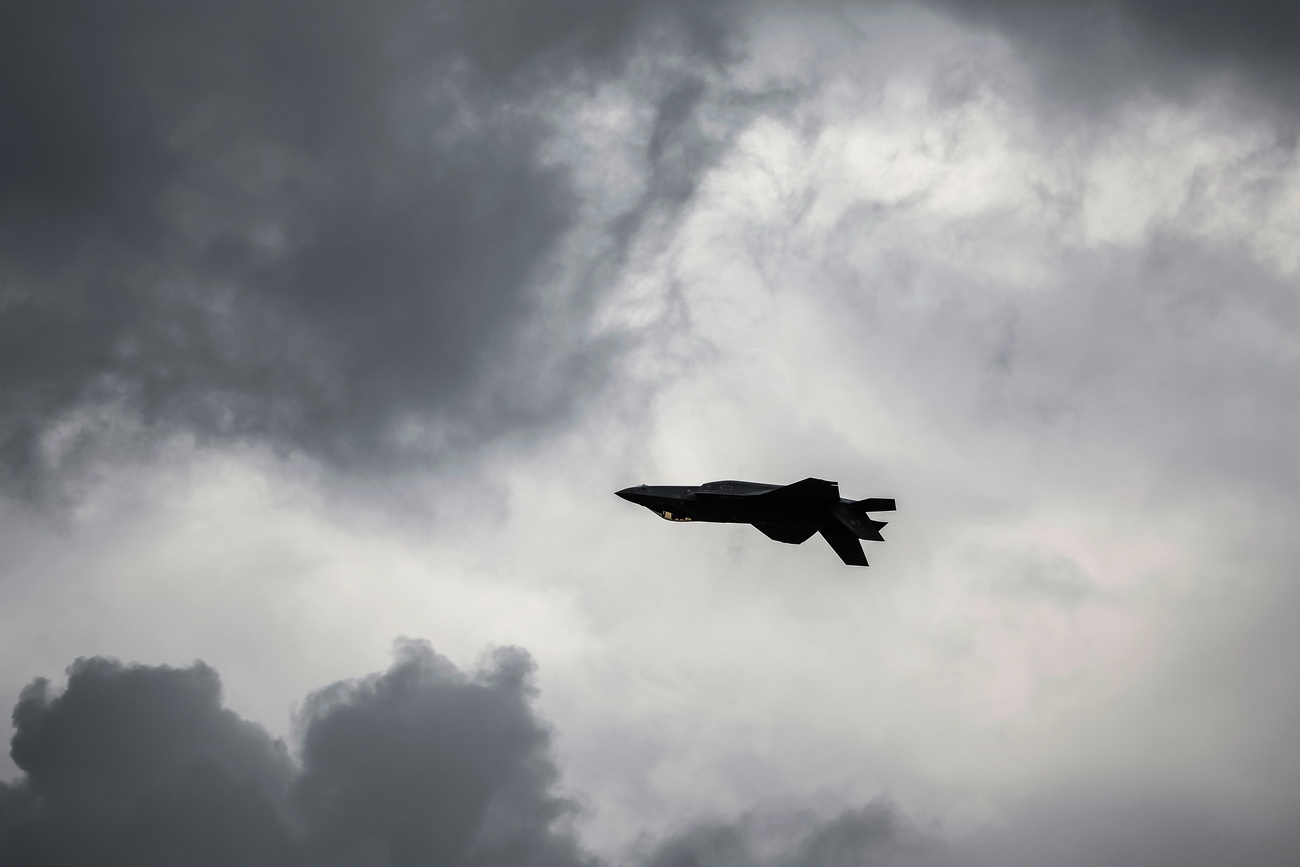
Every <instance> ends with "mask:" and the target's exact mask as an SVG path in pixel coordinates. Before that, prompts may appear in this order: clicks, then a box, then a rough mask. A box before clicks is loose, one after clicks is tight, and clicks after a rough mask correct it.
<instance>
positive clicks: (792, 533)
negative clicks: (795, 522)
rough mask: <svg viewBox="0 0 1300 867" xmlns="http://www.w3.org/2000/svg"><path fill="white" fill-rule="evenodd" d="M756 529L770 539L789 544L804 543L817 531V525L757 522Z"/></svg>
mask: <svg viewBox="0 0 1300 867" xmlns="http://www.w3.org/2000/svg"><path fill="white" fill-rule="evenodd" d="M754 529H755V530H758V532H760V533H762V534H763V535H764V536H766V537H767V538H769V539H772V540H774V541H777V542H785V543H786V544H787V545H802V544H803V543H804V542H807V541H808V540H809V539H810V538H812V534H813V533H816V532H817V528H816V527H795V526H791V525H790V524H755V525H754Z"/></svg>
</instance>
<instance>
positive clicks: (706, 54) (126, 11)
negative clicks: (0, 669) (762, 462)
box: [0, 0, 730, 493]
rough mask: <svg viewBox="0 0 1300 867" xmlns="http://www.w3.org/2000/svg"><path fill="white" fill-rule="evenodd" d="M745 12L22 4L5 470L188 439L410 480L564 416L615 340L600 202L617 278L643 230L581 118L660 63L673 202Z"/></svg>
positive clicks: (1, 292)
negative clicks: (571, 147)
mask: <svg viewBox="0 0 1300 867" xmlns="http://www.w3.org/2000/svg"><path fill="white" fill-rule="evenodd" d="M724 8H725V4H720V3H708V4H694V3H691V4H687V3H654V2H636V0H631V2H616V3H599V2H589V0H566V2H560V3H547V4H534V3H526V2H515V0H502V2H494V3H474V2H456V0H445V2H435V3H422V2H414V0H381V2H379V3H371V4H366V5H364V6H357V5H355V4H351V3H344V2H326V3H309V2H301V0H275V2H271V3H263V2H243V0H239V2H234V3H214V2H203V3H198V4H188V5H186V6H185V7H184V8H179V7H176V6H174V5H171V4H166V3H159V2H154V0H133V2H129V3H126V4H115V5H114V6H113V7H111V8H110V7H106V6H104V5H103V4H98V3H93V2H79V0H64V2H56V3H36V2H19V3H11V4H6V6H5V9H4V11H3V12H2V13H0V56H3V57H4V58H5V62H4V63H3V65H0V124H2V125H3V127H4V129H5V130H6V132H5V134H4V136H3V138H0V286H3V288H2V289H0V405H3V409H2V410H0V482H3V483H4V484H5V485H6V486H7V487H8V488H9V489H10V490H11V491H12V490H17V491H21V492H26V493H33V492H39V491H40V490H41V489H42V487H43V486H44V485H45V483H46V482H47V481H48V480H49V479H51V478H57V477H58V476H59V474H60V473H61V472H63V471H65V470H67V469H69V468H74V467H76V466H77V465H78V462H79V461H84V460H85V458H86V456H87V455H88V454H94V453H96V452H95V450H96V448H99V447H102V445H103V443H104V442H106V441H113V442H115V443H117V444H118V445H122V444H130V443H139V442H142V441H143V442H147V441H148V440H149V439H150V437H149V435H150V434H156V433H166V432H169V431H175V430H188V431H191V432H193V433H194V434H195V435H196V436H197V437H198V438H199V439H200V440H201V441H230V440H254V441H258V442H265V443H270V444H271V445H272V446H274V447H275V448H277V449H279V450H281V451H286V452H295V451H303V452H306V453H307V454H309V455H311V456H313V457H316V458H319V459H323V460H325V461H326V462H328V463H330V464H331V465H333V466H335V467H337V468H342V469H349V468H371V469H374V468H380V469H382V468H392V467H393V466H403V465H405V464H406V463H408V462H409V461H410V460H411V459H413V458H418V459H423V460H434V459H436V458H438V457H439V456H440V455H445V454H446V453H448V452H452V451H455V449H456V447H458V446H464V445H466V444H472V443H475V442H479V441H481V440H482V439H484V438H491V437H492V436H494V435H497V434H499V433H502V432H505V431H510V430H518V429H528V428H536V427H539V426H542V427H544V426H545V425H546V424H548V423H549V422H551V421H553V420H555V419H557V418H561V417H563V416H564V415H565V414H566V413H567V412H568V411H569V409H571V408H572V407H573V406H574V405H576V404H577V403H578V402H580V401H581V399H582V397H583V396H584V395H585V394H588V393H590V390H591V387H592V386H593V384H596V383H599V381H600V379H601V378H602V376H603V374H602V372H601V371H602V370H603V364H604V361H605V355H604V354H603V353H607V352H608V350H609V347H607V346H601V345H594V344H593V343H592V342H591V341H590V340H589V339H588V335H587V334H586V331H585V329H584V327H583V323H584V321H585V315H586V314H585V310H586V305H587V304H588V302H589V298H588V296H589V295H590V294H591V292H592V291H598V290H599V289H600V288H601V287H600V286H597V287H596V289H595V290H593V289H592V288H591V287H590V286H587V287H585V290H586V291H577V290H576V289H575V288H574V287H573V286H572V285H566V284H575V283H581V282H582V280H581V279H580V276H581V275H577V276H575V275H574V274H572V273H567V274H566V273H562V272H564V263H563V262H561V261H559V260H560V258H561V252H562V250H561V242H562V241H563V240H564V239H565V238H566V237H568V235H569V233H570V231H571V230H572V229H573V228H574V227H575V226H577V225H579V224H580V223H583V221H584V220H588V219H589V217H590V215H591V214H592V213H594V214H596V215H597V216H596V217H590V219H593V220H595V228H594V229H591V227H588V228H589V231H588V233H587V235H586V236H584V238H585V241H586V244H587V246H586V248H584V249H582V250H579V251H578V252H577V253H574V254H573V257H572V258H574V259H576V261H577V262H578V265H576V266H575V267H576V268H577V269H578V270H579V271H581V270H582V269H583V268H590V267H591V266H590V265H589V264H583V263H584V262H586V263H590V262H591V261H596V260H600V259H601V258H602V257H606V256H608V255H609V248H610V246H611V245H613V246H615V247H617V246H618V245H617V243H616V241H617V240H618V239H617V238H616V237H615V236H617V235H618V232H619V231H622V229H621V228H620V227H624V226H626V225H627V224H628V218H629V214H628V213H624V212H622V211H620V210H619V209H618V208H617V207H616V208H615V214H614V217H615V218H621V220H622V222H621V223H619V224H618V225H617V226H610V225H608V224H607V223H606V220H607V217H606V216H603V215H602V214H601V207H600V206H606V205H608V203H598V205H600V206H598V207H595V208H594V210H593V209H592V208H591V207H590V205H591V203H589V202H586V201H584V199H583V196H582V195H581V191H580V190H579V189H578V188H577V186H576V185H575V183H574V181H573V177H572V170H571V167H570V166H568V165H566V163H565V160H564V159H563V154H561V153H559V152H558V151H557V145H556V135H557V133H558V132H562V131H563V130H564V128H565V126H566V123H567V122H568V120H567V119H566V111H567V109H566V108H565V101H564V99H565V97H566V95H574V94H576V95H582V94H590V93H591V92H592V91H594V90H596V89H598V88H600V87H602V86H604V85H605V84H607V83H608V82H610V81H618V80H620V77H621V76H624V75H626V74H629V69H630V64H631V63H632V61H633V60H634V59H635V58H636V57H639V56H644V55H646V54H647V52H650V53H651V54H652V55H653V56H654V57H655V63H656V64H657V66H656V67H655V68H654V69H650V70H649V73H650V74H651V75H650V78H649V80H647V81H645V82H644V83H643V84H642V85H641V86H639V88H631V89H629V91H628V92H629V93H634V95H635V96H636V98H637V99H638V100H642V101H644V102H645V104H646V106H647V107H648V109H649V111H650V112H651V113H654V112H655V111H656V106H657V105H658V104H659V102H660V101H661V100H662V107H661V108H658V110H657V117H658V120H656V121H655V122H654V123H653V124H652V126H653V140H652V141H649V142H647V143H646V145H645V150H644V156H643V158H642V163H641V165H640V166H638V167H637V169H636V170H637V171H638V172H645V173H646V174H647V177H649V176H651V175H653V176H658V175H665V176H666V177H668V178H669V179H670V180H671V183H668V182H665V184H664V187H665V189H664V195H666V196H670V197H675V198H674V199H673V200H672V201H670V202H668V205H669V210H671V206H672V205H673V204H675V203H676V202H678V201H680V200H681V199H682V198H683V197H688V196H689V189H690V186H691V183H692V179H691V175H692V173H693V172H695V171H697V170H698V169H699V167H700V166H701V165H702V163H700V162H699V161H695V162H692V161H691V160H689V159H685V158H679V159H676V160H669V159H667V158H666V157H665V154H666V153H667V152H668V151H669V150H671V144H672V142H673V141H674V140H675V139H674V133H675V132H676V131H680V130H682V129H685V128H688V127H689V124H688V120H689V115H690V113H691V112H692V111H694V110H695V109H696V107H697V104H698V102H699V98H698V97H699V91H700V89H701V87H702V86H701V85H700V84H699V83H698V82H699V81H700V80H701V79H700V77H699V76H700V73H701V72H704V71H707V70H708V69H710V68H715V67H717V66H718V65H720V64H725V63H726V62H727V59H728V57H729V56H730V55H729V48H728V47H727V45H726V42H727V38H728V36H729V29H728V28H727V27H725V26H724V25H723V23H722V20H723V18H724V12H723V10H724ZM674 65H677V66H682V67H694V68H695V69H697V70H698V71H697V72H696V73H693V75H694V78H693V79H692V81H694V82H696V83H695V84H694V85H693V86H688V87H686V88H684V89H683V88H682V87H681V86H680V85H679V84H677V83H676V79H680V78H681V77H682V76H681V74H676V75H669V74H667V70H669V69H670V68H671V67H673V66H674ZM658 73H664V79H663V81H660V80H659V79H658V77H657V76H658ZM642 74H647V70H646V69H641V70H640V72H638V75H642ZM678 138H680V136H678ZM669 162H671V163H672V168H673V169H675V171H676V172H677V173H676V174H672V173H668V170H667V169H665V165H666V164H667V163H669ZM648 187H649V188H650V190H651V192H650V193H647V195H648V196H649V197H650V198H649V199H647V200H643V201H641V202H640V203H639V204H638V205H637V207H638V208H639V209H640V210H641V211H644V210H646V209H648V208H652V207H653V206H654V204H655V202H657V201H659V200H660V199H659V198H658V197H657V192H656V191H657V188H658V187H657V185H656V184H654V183H648ZM588 192H590V190H588ZM616 222H617V220H616ZM633 222H635V221H633ZM602 225H604V226H605V228H604V229H603V230H602V228H601V227H602ZM571 270H572V269H571ZM608 276H609V275H608V274H603V275H601V277H602V279H605V280H606V281H607V279H608ZM587 282H591V281H587ZM597 282H599V281H597ZM528 327H532V328H533V329H538V328H540V329H542V331H543V334H542V335H541V336H540V337H535V338H534V339H532V340H531V341H528V340H525V339H524V338H523V332H524V331H525V330H527V328H528ZM503 383H504V384H503ZM114 432H117V433H118V434H119V436H118V437H117V438H116V440H113V438H112V437H111V436H110V434H112V433H114Z"/></svg>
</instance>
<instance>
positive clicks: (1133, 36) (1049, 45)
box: [925, 0, 1300, 108]
mask: <svg viewBox="0 0 1300 867" xmlns="http://www.w3.org/2000/svg"><path fill="white" fill-rule="evenodd" d="M925 2H928V3H929V4H930V5H933V6H937V7H939V8H944V9H948V10H950V11H953V12H955V13H957V14H958V15H959V16H961V17H963V18H966V19H968V20H972V21H976V22H980V23H987V24H993V25H995V26H996V27H998V28H1000V29H1002V30H1004V31H1006V32H1008V33H1009V34H1011V35H1012V36H1013V37H1016V38H1017V39H1018V42H1019V44H1020V45H1021V46H1022V47H1023V48H1025V49H1026V50H1027V52H1028V54H1029V55H1030V56H1031V57H1032V58H1034V59H1037V60H1039V61H1041V62H1042V63H1043V64H1044V67H1045V68H1046V69H1047V70H1048V73H1047V75H1048V80H1047V81H1046V84H1047V85H1048V86H1049V88H1050V89H1051V90H1052V91H1053V92H1054V93H1057V94H1062V95H1068V96H1074V97H1082V98H1085V99H1087V98H1095V97H1108V96H1111V95H1114V94H1116V93H1120V92H1127V91H1129V90H1131V89H1132V88H1133V87H1134V86H1135V85H1138V86H1140V85H1154V86H1156V87H1157V88H1159V89H1161V90H1163V91H1165V92H1172V93H1179V92H1185V91H1186V89H1187V88H1188V86H1189V85H1191V86H1195V85H1197V84H1199V83H1200V82H1201V81H1202V80H1203V79H1204V77H1205V76H1206V75H1207V74H1210V75H1215V74H1220V73H1225V72H1227V73H1234V74H1237V75H1240V76H1243V77H1244V78H1246V79H1247V80H1249V82H1250V83H1251V84H1252V85H1254V86H1255V87H1256V88H1258V89H1259V90H1260V91H1261V92H1263V93H1265V94H1268V95H1270V96H1272V97H1274V98H1276V99H1279V100H1281V101H1282V102H1283V103H1285V104H1288V105H1289V106H1290V107H1291V108H1294V106H1295V100H1296V99H1297V97H1300V10H1298V9H1297V7H1296V6H1295V5H1294V4H1291V3H1284V2H1278V0H1246V2H1242V3H1219V2H1215V0H1192V2H1186V3H1184V2H1173V0H1083V2H1078V0H1047V2H1041V0H925Z"/></svg>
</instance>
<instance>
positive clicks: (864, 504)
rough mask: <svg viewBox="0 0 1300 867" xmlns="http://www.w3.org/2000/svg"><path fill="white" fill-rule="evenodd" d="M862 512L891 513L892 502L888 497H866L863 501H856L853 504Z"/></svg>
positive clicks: (892, 508) (892, 509)
mask: <svg viewBox="0 0 1300 867" xmlns="http://www.w3.org/2000/svg"><path fill="white" fill-rule="evenodd" d="M853 505H855V506H857V507H858V508H859V509H861V510H862V511H864V512H893V511H896V510H895V509H894V501H893V499H891V498H888V497H867V498H866V499H865V500H857V501H855V502H854V503H853Z"/></svg>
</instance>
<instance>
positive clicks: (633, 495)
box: [614, 485, 645, 503]
mask: <svg viewBox="0 0 1300 867" xmlns="http://www.w3.org/2000/svg"><path fill="white" fill-rule="evenodd" d="M644 488H645V485H641V486H640V487H636V488H624V489H623V490H621V491H615V492H614V493H615V494H616V495H618V496H620V497H622V498H623V499H625V500H627V501H628V502H629V503H635V502H637V501H638V497H637V494H639V493H640V492H641V491H642V490H643V489H644Z"/></svg>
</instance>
